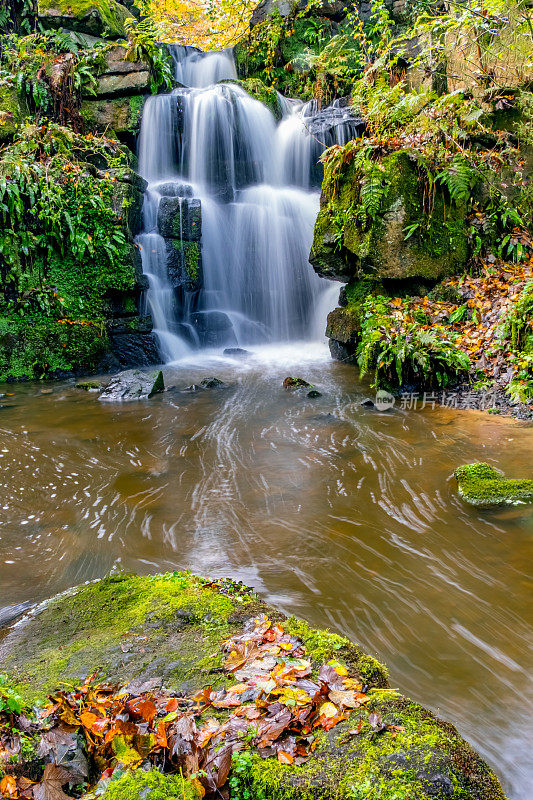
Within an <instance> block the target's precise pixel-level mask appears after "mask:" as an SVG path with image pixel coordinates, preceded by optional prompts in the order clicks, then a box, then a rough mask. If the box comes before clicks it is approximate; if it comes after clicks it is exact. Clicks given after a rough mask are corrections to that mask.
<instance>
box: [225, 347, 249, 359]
mask: <svg viewBox="0 0 533 800" xmlns="http://www.w3.org/2000/svg"><path fill="white" fill-rule="evenodd" d="M222 354H223V355H225V356H232V357H233V358H249V357H250V356H251V355H252V353H250V351H249V350H243V349H242V347H226V349H225V350H223V351H222Z"/></svg>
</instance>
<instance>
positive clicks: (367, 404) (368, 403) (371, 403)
mask: <svg viewBox="0 0 533 800" xmlns="http://www.w3.org/2000/svg"><path fill="white" fill-rule="evenodd" d="M359 405H360V406H363V408H375V407H376V404H375V403H374V401H373V400H371V399H370V398H369V397H366V398H365V399H364V400H361V402H360V403H359Z"/></svg>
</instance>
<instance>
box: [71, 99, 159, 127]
mask: <svg viewBox="0 0 533 800" xmlns="http://www.w3.org/2000/svg"><path fill="white" fill-rule="evenodd" d="M143 104H144V95H134V96H132V97H116V98H111V99H109V100H88V99H85V100H83V102H82V104H81V109H80V112H81V115H82V117H83V119H84V120H85V123H86V124H87V125H88V126H89V127H91V128H95V129H96V130H99V131H100V130H101V131H103V130H106V129H110V130H112V131H114V132H115V133H116V134H117V136H121V135H134V134H136V133H138V132H139V130H140V127H141V116H142V108H143Z"/></svg>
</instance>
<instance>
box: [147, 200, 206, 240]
mask: <svg viewBox="0 0 533 800" xmlns="http://www.w3.org/2000/svg"><path fill="white" fill-rule="evenodd" d="M157 227H158V230H159V233H160V234H161V236H163V237H165V238H167V237H168V238H170V239H184V240H186V241H188V242H199V241H200V238H201V235H202V209H201V203H200V200H198V199H196V198H188V197H162V198H161V202H160V203H159V210H158V212H157Z"/></svg>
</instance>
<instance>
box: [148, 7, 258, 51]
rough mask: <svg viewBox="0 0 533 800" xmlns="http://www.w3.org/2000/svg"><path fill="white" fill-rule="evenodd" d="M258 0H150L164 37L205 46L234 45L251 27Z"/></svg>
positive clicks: (158, 26) (159, 29)
mask: <svg viewBox="0 0 533 800" xmlns="http://www.w3.org/2000/svg"><path fill="white" fill-rule="evenodd" d="M256 5H257V0H218V2H216V3H215V2H212V1H211V2H210V0H206V2H202V0H184V1H183V2H181V0H150V7H151V12H150V15H151V17H152V19H153V20H154V22H155V23H156V25H157V28H158V33H159V38H160V40H161V41H165V42H170V43H173V44H188V45H194V46H195V47H200V48H201V49H202V50H220V49H222V48H224V47H232V46H233V45H234V44H235V43H236V42H237V41H238V40H239V39H240V38H241V37H242V36H243V35H244V34H245V33H246V31H247V30H248V26H249V23H250V17H251V16H252V12H253V10H254V8H255V6H256Z"/></svg>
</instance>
